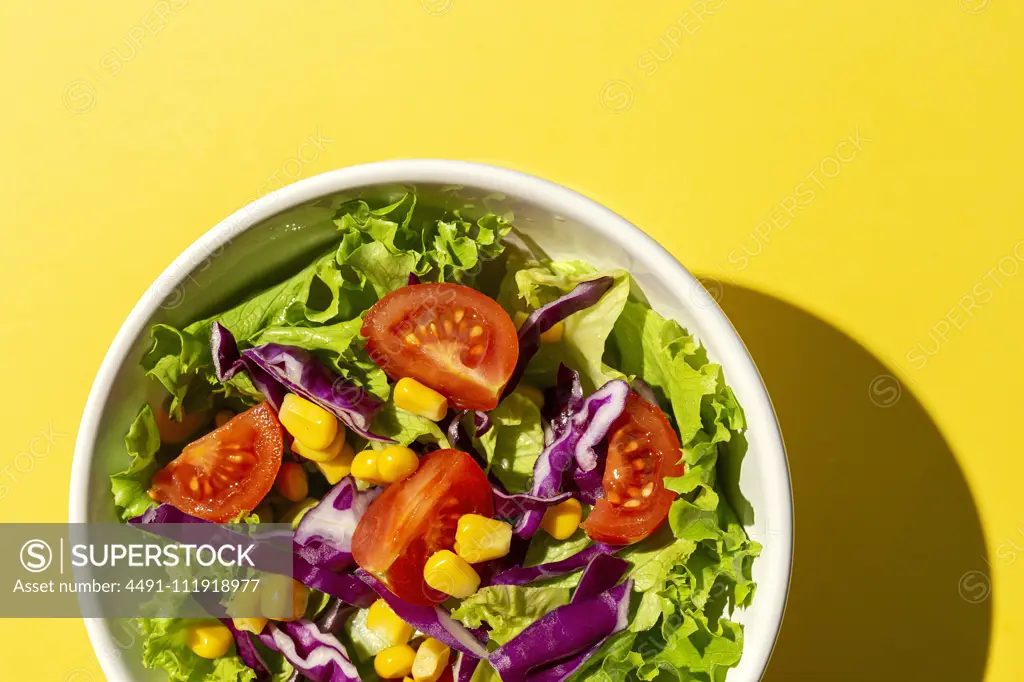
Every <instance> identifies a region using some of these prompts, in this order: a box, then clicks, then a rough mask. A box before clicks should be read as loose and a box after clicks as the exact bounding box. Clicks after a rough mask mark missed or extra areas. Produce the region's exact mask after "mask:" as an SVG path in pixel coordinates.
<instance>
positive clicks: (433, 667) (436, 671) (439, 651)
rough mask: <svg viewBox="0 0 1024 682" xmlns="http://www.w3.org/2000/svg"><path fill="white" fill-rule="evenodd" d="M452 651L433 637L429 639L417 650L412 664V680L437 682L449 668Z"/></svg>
mask: <svg viewBox="0 0 1024 682" xmlns="http://www.w3.org/2000/svg"><path fill="white" fill-rule="evenodd" d="M451 655H452V650H451V649H450V648H448V646H446V645H445V644H442V643H441V642H439V641H437V640H436V639H434V638H433V637H428V638H427V639H426V640H424V642H423V644H420V648H419V649H417V650H416V658H415V659H413V662H412V679H413V680H415V681H416V682H437V681H438V680H439V679H441V675H443V674H444V670H445V668H446V667H447V666H448V658H449V657H450V656H451Z"/></svg>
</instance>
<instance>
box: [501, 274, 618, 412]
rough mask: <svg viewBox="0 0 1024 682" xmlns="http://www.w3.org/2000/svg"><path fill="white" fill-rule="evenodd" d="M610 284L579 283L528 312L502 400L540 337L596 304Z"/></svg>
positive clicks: (597, 281)
mask: <svg viewBox="0 0 1024 682" xmlns="http://www.w3.org/2000/svg"><path fill="white" fill-rule="evenodd" d="M614 283H615V279H614V278H612V277H608V276H605V277H598V278H597V279H593V280H590V281H589V282H581V283H579V284H577V285H576V287H575V288H574V289H573V290H572V291H570V292H569V293H567V294H566V295H564V296H560V297H558V298H556V299H555V300H554V301H552V302H551V303H548V304H547V305H542V306H541V307H540V308H537V309H536V310H534V311H533V312H532V313H530V316H529V317H527V318H526V321H525V322H523V326H522V327H520V328H519V360H517V361H516V367H515V370H513V372H512V377H511V378H510V379H509V380H508V383H507V384H505V390H504V391H503V392H502V394H501V397H502V398H504V397H505V396H507V395H508V394H509V393H511V392H512V391H513V390H514V389H515V387H516V386H518V385H519V380H520V379H521V378H522V376H523V372H525V371H526V366H527V365H528V364H529V363H530V360H532V359H533V356H534V355H536V354H537V351H538V350H540V335H541V334H543V333H544V332H546V331H548V330H549V329H551V328H552V327H554V326H555V325H556V324H558V323H559V322H561V321H562V320H564V319H565V318H567V317H569V316H570V315H572V314H573V313H578V312H579V311H581V310H586V309H587V308H589V307H590V306H592V305H594V304H595V303H597V302H598V301H599V300H601V297H602V296H604V294H605V292H607V291H608V290H609V289H611V288H612V284H614Z"/></svg>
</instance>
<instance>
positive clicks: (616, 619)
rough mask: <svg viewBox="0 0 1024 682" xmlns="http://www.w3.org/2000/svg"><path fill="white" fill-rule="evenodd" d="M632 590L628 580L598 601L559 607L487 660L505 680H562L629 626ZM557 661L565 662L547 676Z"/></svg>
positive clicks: (590, 600) (576, 602) (534, 681)
mask: <svg viewBox="0 0 1024 682" xmlns="http://www.w3.org/2000/svg"><path fill="white" fill-rule="evenodd" d="M632 589H633V581H632V580H627V581H625V582H624V583H622V584H621V585H618V586H617V587H613V588H611V589H610V590H607V591H605V592H602V593H601V594H599V595H597V596H596V597H591V598H589V599H582V600H580V601H575V602H571V603H569V604H566V605H565V606H560V607H558V608H557V609H555V610H553V611H551V612H550V613H548V614H547V615H545V616H542V617H541V618H539V619H537V620H536V621H534V622H533V623H532V624H531V625H530V626H528V627H527V628H526V629H525V630H523V631H522V632H521V633H519V634H518V635H516V636H515V637H514V638H512V639H511V640H510V641H508V642H506V643H505V644H503V645H501V646H500V647H498V649H497V650H495V651H494V652H493V653H492V654H491V655H490V657H489V658H488V660H489V661H490V663H491V665H493V666H494V669H495V670H497V671H498V674H499V675H500V676H501V678H502V679H503V680H523V681H525V682H539V681H541V680H543V681H544V682H555V681H560V680H564V679H565V678H566V677H568V676H569V675H570V674H571V673H572V672H573V671H575V670H576V669H577V668H579V666H580V665H582V664H583V663H584V662H585V661H586V659H587V658H588V657H589V656H591V655H592V654H593V653H594V652H595V651H596V650H597V647H599V646H600V645H601V644H602V643H604V641H605V640H606V639H608V638H609V637H610V636H612V635H613V634H615V633H616V632H620V631H622V630H624V629H625V628H626V626H627V625H629V596H630V592H631V591H632ZM554 633H557V636H553V635H554ZM558 661H564V662H563V663H556V665H554V666H552V667H551V668H552V669H551V670H545V667H546V666H551V664H552V663H553V662H558Z"/></svg>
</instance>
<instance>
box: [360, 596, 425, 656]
mask: <svg viewBox="0 0 1024 682" xmlns="http://www.w3.org/2000/svg"><path fill="white" fill-rule="evenodd" d="M366 628H367V629H368V630H370V631H371V632H375V633H376V634H377V635H378V636H379V637H380V638H381V639H383V640H384V641H385V642H386V643H387V645H388V646H398V645H399V644H408V643H409V640H410V639H412V633H413V627H412V626H411V625H409V624H408V623H406V622H405V621H404V620H402V619H401V618H399V617H398V616H397V615H396V614H395V612H394V611H392V610H391V607H390V606H388V603H387V602H386V601H384V600H383V599H378V600H377V601H375V602H373V603H372V604H370V611H369V613H367V614H366Z"/></svg>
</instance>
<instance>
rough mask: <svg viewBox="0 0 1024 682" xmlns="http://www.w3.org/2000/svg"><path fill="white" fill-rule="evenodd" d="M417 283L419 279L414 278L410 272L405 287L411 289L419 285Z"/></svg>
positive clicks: (414, 274)
mask: <svg viewBox="0 0 1024 682" xmlns="http://www.w3.org/2000/svg"><path fill="white" fill-rule="evenodd" d="M419 283H420V278H419V277H417V276H416V273H415V272H410V273H409V279H407V280H406V282H405V286H407V287H411V286H412V285H414V284H419Z"/></svg>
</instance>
